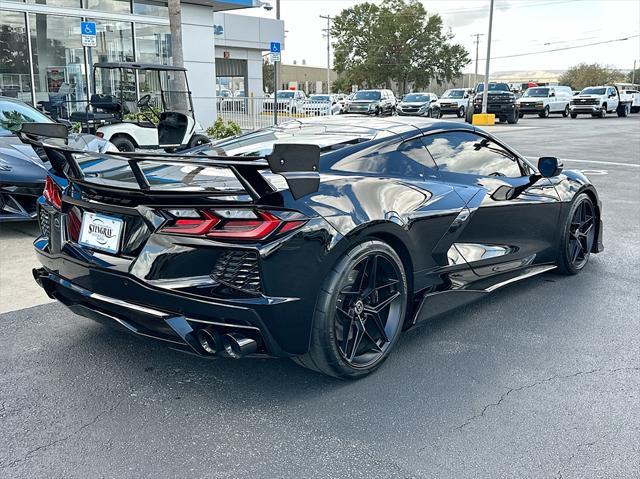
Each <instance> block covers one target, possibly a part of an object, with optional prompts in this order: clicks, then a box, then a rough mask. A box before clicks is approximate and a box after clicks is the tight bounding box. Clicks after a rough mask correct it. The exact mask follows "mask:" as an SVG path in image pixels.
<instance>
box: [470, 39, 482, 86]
mask: <svg viewBox="0 0 640 479" xmlns="http://www.w3.org/2000/svg"><path fill="white" fill-rule="evenodd" d="M471 36H472V37H476V70H475V73H474V74H473V86H474V88H475V86H476V85H477V84H478V50H479V47H480V37H484V33H474V34H473V35H471Z"/></svg>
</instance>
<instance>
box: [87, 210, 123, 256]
mask: <svg viewBox="0 0 640 479" xmlns="http://www.w3.org/2000/svg"><path fill="white" fill-rule="evenodd" d="M122 225H123V221H122V220H121V219H120V218H113V217H112V216H106V215H100V214H98V213H89V212H85V213H84V214H83V215H82V229H81V230H80V240H79V243H80V244H81V245H83V246H88V247H90V248H95V249H100V250H103V251H107V252H109V253H113V254H116V253H117V252H118V250H119V249H120V234H121V233H122Z"/></svg>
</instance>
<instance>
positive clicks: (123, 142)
mask: <svg viewBox="0 0 640 479" xmlns="http://www.w3.org/2000/svg"><path fill="white" fill-rule="evenodd" d="M110 141H111V143H113V146H115V147H116V148H117V149H118V151H122V152H123V153H129V152H134V151H136V145H134V143H133V141H131V140H130V139H129V138H127V137H124V136H117V137H115V138H112V139H111V140H110Z"/></svg>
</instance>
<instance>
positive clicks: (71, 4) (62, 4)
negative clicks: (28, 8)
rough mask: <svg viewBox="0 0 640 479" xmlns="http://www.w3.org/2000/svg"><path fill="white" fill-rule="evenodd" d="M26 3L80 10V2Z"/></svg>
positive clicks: (48, 0) (37, 0) (31, 0)
mask: <svg viewBox="0 0 640 479" xmlns="http://www.w3.org/2000/svg"><path fill="white" fill-rule="evenodd" d="M27 3H35V4H36V5H46V6H48V7H67V8H82V0H27Z"/></svg>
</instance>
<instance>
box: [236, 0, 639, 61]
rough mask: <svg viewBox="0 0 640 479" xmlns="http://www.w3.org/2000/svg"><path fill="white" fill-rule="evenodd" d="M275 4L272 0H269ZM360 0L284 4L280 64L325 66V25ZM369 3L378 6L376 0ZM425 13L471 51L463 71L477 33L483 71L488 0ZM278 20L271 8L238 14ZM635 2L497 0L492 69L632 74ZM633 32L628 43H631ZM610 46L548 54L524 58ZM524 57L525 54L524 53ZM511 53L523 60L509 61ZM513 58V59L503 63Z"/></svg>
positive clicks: (430, 3)
mask: <svg viewBox="0 0 640 479" xmlns="http://www.w3.org/2000/svg"><path fill="white" fill-rule="evenodd" d="M270 3H271V4H272V5H273V6H274V7H275V0H272V1H271V2H270ZM357 3H363V2H362V0H281V18H282V19H283V20H284V22H285V45H284V50H283V54H282V57H283V58H282V59H283V62H284V63H288V64H290V63H293V61H294V60H296V61H297V62H298V64H300V63H301V62H302V60H306V63H307V65H313V66H322V67H324V66H326V65H327V51H326V37H323V32H322V29H323V28H326V20H323V19H321V18H320V15H325V16H326V15H332V16H334V15H336V14H338V13H340V11H341V10H342V9H344V8H348V7H350V6H353V5H355V4H357ZM373 3H381V2H380V0H373ZM422 3H423V4H424V5H425V8H426V9H427V11H428V12H429V13H437V14H439V15H440V16H441V17H442V19H443V23H444V25H445V28H447V29H449V28H450V29H451V31H452V33H453V34H454V35H455V37H454V40H453V41H455V42H456V43H461V44H463V45H464V46H465V47H466V48H467V50H468V51H469V52H470V58H471V59H472V62H471V63H470V64H469V65H467V66H466V67H465V69H464V71H465V72H468V73H473V70H474V67H475V43H474V41H475V40H474V37H473V35H474V34H476V33H481V34H483V35H484V36H481V37H480V53H479V58H480V61H479V62H478V63H479V65H478V66H479V72H482V73H483V72H484V68H485V65H484V60H483V59H484V58H486V49H487V32H488V28H489V0H422ZM238 13H240V14H243V15H257V16H263V17H267V18H275V8H274V10H272V11H270V12H268V11H266V10H264V9H251V10H245V11H240V12H238ZM639 34H640V0H495V7H494V15H493V33H492V37H493V38H492V42H491V63H490V66H491V68H490V69H491V71H492V72H501V71H510V70H565V69H567V68H568V67H569V66H572V65H575V64H577V63H580V62H588V63H594V62H597V63H601V64H604V65H610V66H612V67H616V68H620V69H624V70H630V69H631V68H633V61H634V59H635V60H636V61H637V62H638V65H639V66H640V37H639V36H637V35H639ZM632 35H636V36H635V37H633V38H628V37H630V36H632ZM620 38H628V40H625V41H615V42H609V43H602V44H600V45H591V46H586V47H582V48H575V49H570V50H564V51H556V52H549V53H536V54H532V55H528V54H529V53H534V52H541V51H546V50H553V49H561V48H566V47H569V46H581V45H587V44H592V43H598V42H608V41H610V40H617V39H620ZM522 54H527V55H522ZM512 55H522V56H516V57H511V56H512ZM500 57H510V58H500Z"/></svg>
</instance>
